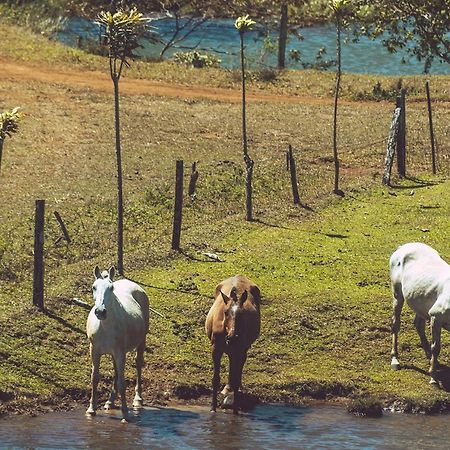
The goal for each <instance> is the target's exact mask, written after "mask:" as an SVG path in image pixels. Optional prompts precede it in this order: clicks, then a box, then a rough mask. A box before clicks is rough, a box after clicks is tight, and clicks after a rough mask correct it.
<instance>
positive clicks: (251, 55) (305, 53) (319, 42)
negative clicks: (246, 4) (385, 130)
mask: <svg viewBox="0 0 450 450" xmlns="http://www.w3.org/2000/svg"><path fill="white" fill-rule="evenodd" d="M151 25H152V26H153V27H155V28H156V31H157V33H158V34H159V35H162V36H166V37H167V36H169V35H170V32H171V30H172V29H173V21H172V20H167V19H155V20H153V21H152V22H151ZM300 32H301V34H302V35H303V36H304V40H303V41H299V40H298V39H297V38H295V37H291V38H290V41H289V43H288V51H289V50H291V49H292V50H299V51H300V52H301V55H302V60H303V61H305V62H314V59H315V56H316V54H317V52H318V50H319V49H320V48H322V47H325V48H326V50H327V53H326V55H325V56H324V59H331V60H332V59H334V58H335V45H336V44H335V40H336V34H335V30H334V28H333V27H332V26H326V25H319V26H313V27H308V28H303V29H301V30H300ZM98 35H99V30H98V27H97V26H96V25H95V24H93V23H92V22H88V21H87V20H85V19H81V18H69V19H67V20H66V21H64V23H63V26H62V28H61V29H60V30H59V31H58V32H57V33H56V34H55V36H56V38H57V39H58V40H60V41H62V42H64V43H65V44H67V45H71V46H75V45H76V42H77V36H83V37H84V38H90V39H93V40H98ZM275 38H276V37H275ZM344 38H345V34H344ZM346 41H347V42H345V43H344V44H343V48H342V67H343V71H345V72H354V73H373V74H384V75H415V74H421V73H422V72H423V62H419V61H417V60H416V59H415V58H413V57H411V56H408V55H407V53H406V51H405V50H399V51H398V52H397V53H394V54H392V53H389V52H388V51H387V50H386V49H385V47H383V45H382V42H381V39H378V40H375V41H373V40H370V39H368V38H365V37H363V38H361V39H360V40H359V42H357V43H353V42H351V36H347V38H346ZM246 44H247V55H248V60H249V61H250V63H251V64H252V65H253V66H256V65H257V64H259V63H260V62H261V54H262V53H263V50H262V44H263V37H262V36H261V35H260V34H259V33H258V32H257V31H252V32H249V33H248V34H247V35H246ZM142 45H143V46H144V48H143V49H141V50H140V54H141V55H142V56H145V57H152V58H154V57H157V56H158V55H159V52H160V50H161V48H162V45H161V44H157V43H151V42H149V41H148V40H147V41H143V42H142ZM179 45H180V46H183V47H194V46H197V48H198V49H201V50H204V51H209V52H211V53H214V52H217V56H218V57H219V58H220V59H221V61H222V66H223V67H229V68H234V67H238V65H239V56H238V52H239V36H238V33H237V31H236V29H235V28H234V21H233V20H231V19H215V20H210V21H208V22H206V23H204V24H203V25H202V26H201V27H200V28H199V29H197V30H196V31H195V32H193V33H192V34H191V35H190V36H189V38H188V39H186V40H185V41H183V42H181V43H180V44H179ZM184 50H185V49H184V48H177V49H170V50H169V51H168V52H167V53H166V55H165V56H166V57H170V56H171V55H172V54H173V53H174V52H176V51H184ZM403 59H406V60H407V61H406V63H402V60H403ZM262 62H263V64H265V65H271V66H276V55H275V54H269V55H266V57H264V58H263V59H262ZM288 67H290V68H302V66H301V64H300V63H296V62H294V61H292V60H289V58H288ZM430 73H434V74H450V64H447V63H440V62H438V61H435V62H434V63H433V65H432V67H431V70H430Z"/></svg>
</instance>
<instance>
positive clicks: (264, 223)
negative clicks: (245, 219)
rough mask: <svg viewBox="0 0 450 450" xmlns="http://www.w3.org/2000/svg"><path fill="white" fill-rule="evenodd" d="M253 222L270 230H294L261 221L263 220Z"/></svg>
mask: <svg viewBox="0 0 450 450" xmlns="http://www.w3.org/2000/svg"><path fill="white" fill-rule="evenodd" d="M252 222H254V223H259V224H260V225H264V226H265V227H270V228H281V229H283V230H293V228H290V227H286V226H284V225H279V224H275V223H270V222H266V221H264V220H261V219H253V220H252Z"/></svg>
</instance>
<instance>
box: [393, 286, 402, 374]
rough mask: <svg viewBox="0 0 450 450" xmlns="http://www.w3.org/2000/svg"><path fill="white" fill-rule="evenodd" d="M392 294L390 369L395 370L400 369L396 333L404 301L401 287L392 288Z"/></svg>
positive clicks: (398, 329)
mask: <svg viewBox="0 0 450 450" xmlns="http://www.w3.org/2000/svg"><path fill="white" fill-rule="evenodd" d="M393 294H394V298H393V301H392V307H393V315H392V351H391V356H392V360H391V367H392V368H393V369H395V370H397V369H400V363H399V362H398V332H399V331H400V314H401V313H402V308H403V303H404V301H405V299H404V298H403V293H402V292H401V286H395V287H394V288H393Z"/></svg>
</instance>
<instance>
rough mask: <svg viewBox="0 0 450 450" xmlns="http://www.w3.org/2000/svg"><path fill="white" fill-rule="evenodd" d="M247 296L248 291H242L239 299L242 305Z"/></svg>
mask: <svg viewBox="0 0 450 450" xmlns="http://www.w3.org/2000/svg"><path fill="white" fill-rule="evenodd" d="M247 298H248V292H247V291H244V292H243V294H242V295H241V298H240V300H239V303H240V305H241V306H242V305H243V304H244V303H245V300H247Z"/></svg>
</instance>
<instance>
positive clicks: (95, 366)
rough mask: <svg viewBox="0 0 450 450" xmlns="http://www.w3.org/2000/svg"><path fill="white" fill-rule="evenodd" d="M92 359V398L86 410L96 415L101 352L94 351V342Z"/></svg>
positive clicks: (88, 413)
mask: <svg viewBox="0 0 450 450" xmlns="http://www.w3.org/2000/svg"><path fill="white" fill-rule="evenodd" d="M90 353H91V360H92V374H91V389H92V390H91V400H90V402H89V408H88V409H87V411H86V414H87V415H90V416H95V414H96V410H97V400H98V394H97V386H98V382H99V380H100V372H99V369H100V354H99V353H97V352H96V351H94V349H93V347H92V344H91V346H90Z"/></svg>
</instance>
